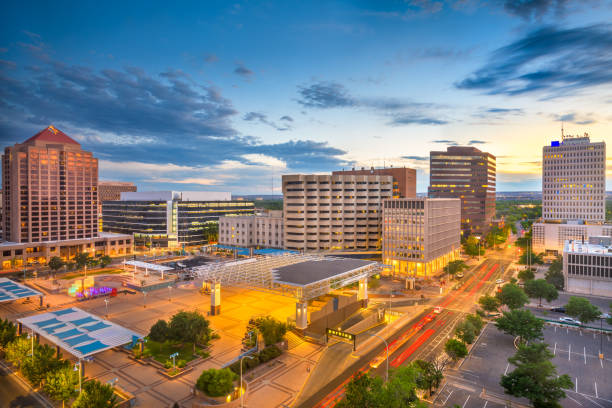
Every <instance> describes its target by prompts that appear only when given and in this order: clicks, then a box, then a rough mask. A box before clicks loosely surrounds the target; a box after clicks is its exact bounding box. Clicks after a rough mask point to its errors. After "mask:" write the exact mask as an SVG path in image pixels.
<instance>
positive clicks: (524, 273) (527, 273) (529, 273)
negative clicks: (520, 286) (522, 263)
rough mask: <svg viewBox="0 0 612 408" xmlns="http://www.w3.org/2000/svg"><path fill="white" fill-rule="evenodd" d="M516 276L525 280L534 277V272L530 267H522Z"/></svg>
mask: <svg viewBox="0 0 612 408" xmlns="http://www.w3.org/2000/svg"><path fill="white" fill-rule="evenodd" d="M518 278H519V279H520V280H522V281H523V282H527V281H530V280H532V279H533V278H535V274H534V273H533V271H532V270H531V268H528V269H523V270H522V271H520V272H519V273H518Z"/></svg>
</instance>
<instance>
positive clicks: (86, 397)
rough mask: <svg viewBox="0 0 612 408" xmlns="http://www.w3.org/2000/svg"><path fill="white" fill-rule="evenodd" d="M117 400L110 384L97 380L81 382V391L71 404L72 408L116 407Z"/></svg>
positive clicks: (117, 404)
mask: <svg viewBox="0 0 612 408" xmlns="http://www.w3.org/2000/svg"><path fill="white" fill-rule="evenodd" d="M118 406H119V400H118V398H117V396H116V395H115V391H114V389H113V387H112V386H110V385H108V384H102V383H101V382H100V381H98V380H90V381H87V382H86V383H84V384H83V388H82V392H81V393H80V394H79V396H78V397H77V399H76V400H75V401H74V404H72V408H116V407H118Z"/></svg>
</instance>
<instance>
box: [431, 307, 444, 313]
mask: <svg viewBox="0 0 612 408" xmlns="http://www.w3.org/2000/svg"><path fill="white" fill-rule="evenodd" d="M433 312H434V313H435V314H440V313H442V307H441V306H436V307H435V308H434V310H433Z"/></svg>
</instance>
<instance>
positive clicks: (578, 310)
mask: <svg viewBox="0 0 612 408" xmlns="http://www.w3.org/2000/svg"><path fill="white" fill-rule="evenodd" d="M565 313H567V315H569V316H572V317H575V318H576V319H578V320H579V321H580V323H581V324H587V323H589V322H592V321H593V320H595V319H597V318H598V317H599V316H600V315H601V312H600V311H599V309H598V308H597V306H594V305H593V304H592V303H591V302H589V300H588V299H586V298H583V297H578V296H572V297H570V298H569V301H568V302H567V305H565Z"/></svg>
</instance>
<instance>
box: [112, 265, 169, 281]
mask: <svg viewBox="0 0 612 408" xmlns="http://www.w3.org/2000/svg"><path fill="white" fill-rule="evenodd" d="M124 265H130V266H133V267H134V269H135V270H136V268H141V269H144V270H145V276H146V275H148V274H149V271H155V272H160V273H161V277H162V279H164V272H168V271H171V270H173V269H174V268H170V267H169V266H164V265H159V264H154V263H148V262H141V261H125V262H124Z"/></svg>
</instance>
